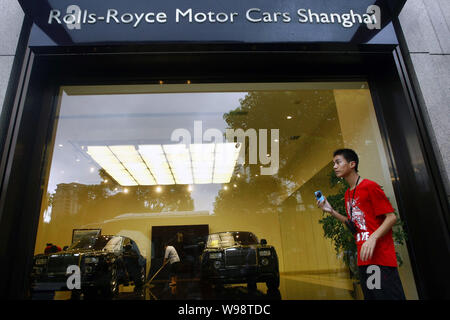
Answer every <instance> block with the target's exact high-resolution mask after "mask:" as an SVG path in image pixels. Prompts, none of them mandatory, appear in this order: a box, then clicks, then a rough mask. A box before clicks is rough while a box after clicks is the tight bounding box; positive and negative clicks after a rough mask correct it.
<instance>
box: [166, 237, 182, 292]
mask: <svg viewBox="0 0 450 320" xmlns="http://www.w3.org/2000/svg"><path fill="white" fill-rule="evenodd" d="M167 263H169V264H170V265H169V274H170V275H169V276H170V283H169V286H170V287H176V285H177V280H178V273H179V268H180V257H179V256H178V253H177V250H176V249H175V247H174V246H172V245H170V244H165V245H164V261H163V265H166V264H167Z"/></svg>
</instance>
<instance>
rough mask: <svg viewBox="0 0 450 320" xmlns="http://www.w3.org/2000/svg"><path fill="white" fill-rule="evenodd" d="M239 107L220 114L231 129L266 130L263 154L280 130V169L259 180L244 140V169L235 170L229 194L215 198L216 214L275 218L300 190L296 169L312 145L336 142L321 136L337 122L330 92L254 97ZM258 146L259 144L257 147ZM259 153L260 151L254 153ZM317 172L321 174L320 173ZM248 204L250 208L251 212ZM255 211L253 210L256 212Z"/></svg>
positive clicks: (224, 192)
mask: <svg viewBox="0 0 450 320" xmlns="http://www.w3.org/2000/svg"><path fill="white" fill-rule="evenodd" d="M240 104H241V105H240V107H238V108H236V109H235V110H232V111H230V112H229V113H226V114H224V116H223V117H224V120H225V121H226V122H227V124H228V128H229V129H234V130H237V129H243V130H248V129H255V130H256V132H257V133H258V132H259V131H258V130H259V129H267V134H268V137H267V141H268V145H267V153H268V154H270V147H271V145H272V144H273V143H274V142H273V141H272V140H273V138H272V137H270V129H279V159H280V168H279V170H278V173H277V174H276V175H272V176H261V175H260V165H261V164H260V163H258V164H248V160H249V140H248V138H247V140H246V146H245V159H246V163H245V164H244V165H243V166H242V167H239V168H238V169H236V170H235V173H236V174H235V175H233V178H232V180H231V181H230V184H229V188H228V190H221V191H220V192H219V195H218V196H217V198H216V202H215V212H216V213H218V212H220V211H222V210H223V211H225V210H227V211H230V210H238V211H240V212H245V211H246V210H251V211H253V212H254V211H255V210H256V211H265V212H267V211H269V212H274V211H275V210H276V207H277V206H278V204H279V202H280V201H282V200H283V199H284V198H285V197H286V194H290V193H291V192H292V191H293V190H295V189H296V188H298V187H299V184H298V182H297V179H298V178H297V177H296V176H295V168H296V167H298V161H296V160H297V159H301V157H303V156H304V154H305V152H308V149H309V148H310V146H311V145H314V144H321V145H329V144H330V143H331V144H333V145H336V144H337V141H339V139H340V137H338V135H337V134H336V139H330V138H329V136H330V135H329V132H325V131H324V130H322V129H323V128H326V127H327V125H328V126H329V124H330V123H335V122H336V121H337V112H336V105H335V101H334V95H333V91H332V90H298V91H254V92H249V93H248V94H247V95H246V97H245V98H244V99H241V100H240ZM255 143H257V141H255ZM258 152H259V147H258ZM319 169H320V168H319ZM237 173H239V174H240V176H241V177H240V178H239V177H237ZM234 184H236V186H237V187H236V188H234V187H233V185H234ZM249 201H252V207H251V208H250V207H249ZM255 205H256V207H254V206H255Z"/></svg>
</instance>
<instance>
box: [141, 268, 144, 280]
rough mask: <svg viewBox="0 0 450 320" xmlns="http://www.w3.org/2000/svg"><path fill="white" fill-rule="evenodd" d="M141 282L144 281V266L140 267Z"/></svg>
mask: <svg viewBox="0 0 450 320" xmlns="http://www.w3.org/2000/svg"><path fill="white" fill-rule="evenodd" d="M141 283H142V284H144V283H145V267H142V268H141Z"/></svg>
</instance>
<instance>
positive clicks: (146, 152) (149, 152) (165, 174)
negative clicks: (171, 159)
mask: <svg viewBox="0 0 450 320" xmlns="http://www.w3.org/2000/svg"><path fill="white" fill-rule="evenodd" d="M138 150H139V153H140V154H141V156H142V159H144V161H145V163H146V164H147V167H148V168H149V169H150V171H151V173H152V174H153V176H154V177H155V179H156V182H157V184H160V185H171V184H175V180H174V179H173V176H172V172H171V171H170V167H169V164H168V163H167V159H166V156H165V154H164V150H163V148H162V146H161V145H160V144H156V145H140V146H139V148H138Z"/></svg>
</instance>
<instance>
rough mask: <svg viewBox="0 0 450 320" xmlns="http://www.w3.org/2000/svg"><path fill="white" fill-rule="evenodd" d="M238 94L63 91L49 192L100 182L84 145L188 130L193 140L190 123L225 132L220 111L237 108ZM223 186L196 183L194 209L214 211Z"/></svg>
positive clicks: (154, 138)
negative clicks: (60, 186) (62, 186)
mask: <svg viewBox="0 0 450 320" xmlns="http://www.w3.org/2000/svg"><path fill="white" fill-rule="evenodd" d="M245 94H246V93H245V92H238V93H233V92H232V93H171V94H130V95H125V94H124V95H84V96H83V95H79V96H77V95H72V96H69V95H67V94H66V93H65V92H64V93H63V97H62V102H61V109H60V115H59V118H58V123H57V125H58V127H57V132H56V138H55V144H54V151H53V158H52V164H51V171H50V180H49V186H48V191H49V192H51V193H54V192H55V189H56V186H57V184H59V183H72V182H76V183H80V184H86V185H89V184H100V183H101V178H100V176H99V175H98V170H99V169H100V167H99V166H98V165H97V164H96V163H95V162H94V161H93V160H92V159H91V158H90V157H89V155H88V154H87V153H86V146H87V145H109V144H115V145H119V144H123V145H132V144H134V145H137V144H171V143H175V142H172V141H171V140H170V137H171V134H172V132H173V130H175V129H178V128H185V129H187V130H188V131H189V132H190V133H191V135H192V142H193V139H194V121H196V120H198V121H202V126H203V132H205V131H206V130H207V129H209V128H216V129H219V130H220V131H222V132H224V130H225V128H226V122H225V121H224V120H223V114H224V113H225V112H229V111H231V110H233V109H236V108H237V107H239V106H240V103H239V99H241V98H244V97H245ZM221 187H222V185H221V184H208V185H194V186H193V188H194V190H193V191H192V193H191V195H192V198H193V199H194V205H195V210H196V211H198V210H209V211H210V212H211V211H212V204H213V202H214V199H215V196H216V195H217V192H218V190H219V189H220V188H221Z"/></svg>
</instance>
